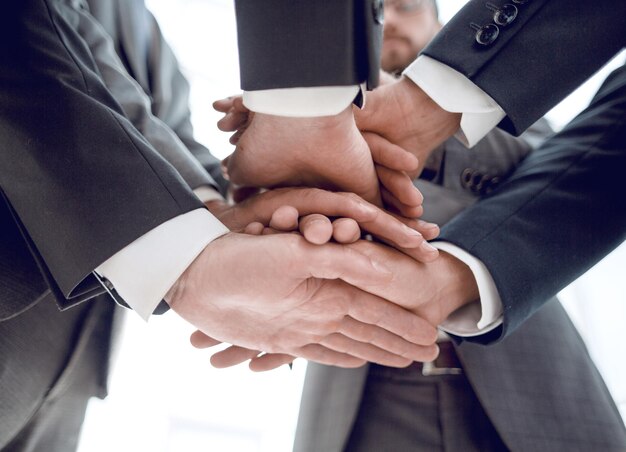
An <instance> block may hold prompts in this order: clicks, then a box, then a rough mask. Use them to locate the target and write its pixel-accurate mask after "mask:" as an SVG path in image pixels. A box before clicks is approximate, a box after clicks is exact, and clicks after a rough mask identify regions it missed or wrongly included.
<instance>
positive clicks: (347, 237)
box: [333, 218, 361, 243]
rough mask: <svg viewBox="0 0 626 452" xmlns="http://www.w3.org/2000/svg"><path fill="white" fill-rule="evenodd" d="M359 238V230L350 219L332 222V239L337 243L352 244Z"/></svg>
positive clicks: (355, 223) (356, 224)
mask: <svg viewBox="0 0 626 452" xmlns="http://www.w3.org/2000/svg"><path fill="white" fill-rule="evenodd" d="M360 237H361V228H360V227H359V224H358V223H357V222H356V221H354V220H353V219H352V218H339V219H337V220H335V221H333V239H335V241H336V242H339V243H354V242H356V241H357V240H359V238H360Z"/></svg>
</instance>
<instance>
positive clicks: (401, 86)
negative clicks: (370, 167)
mask: <svg viewBox="0 0 626 452" xmlns="http://www.w3.org/2000/svg"><path fill="white" fill-rule="evenodd" d="M355 118H356V122H357V125H358V127H359V129H360V130H361V131H363V132H371V133H375V134H378V135H380V136H381V137H383V138H385V139H386V140H387V141H388V142H389V143H391V144H394V145H396V146H399V147H401V148H402V149H405V150H407V151H409V152H411V153H413V154H414V155H415V156H416V157H417V158H418V160H419V162H420V165H419V167H418V168H417V169H416V170H413V171H410V172H409V176H410V177H415V176H417V175H419V174H420V173H421V170H422V165H423V163H424V162H426V160H427V158H428V156H429V155H430V153H431V152H432V151H433V150H434V149H435V148H436V147H437V146H438V145H440V144H441V143H443V142H444V141H445V140H446V139H448V138H450V137H451V136H452V135H453V134H454V133H455V132H456V131H457V130H458V129H459V125H460V122H461V114H460V113H450V112H448V111H445V110H443V109H442V108H441V107H439V105H437V104H436V103H435V102H434V101H433V100H432V99H431V98H430V97H428V96H427V95H426V93H424V91H422V90H421V89H420V88H419V87H418V86H417V85H416V84H415V83H413V82H412V81H411V80H409V79H408V78H406V77H400V78H399V79H398V80H397V81H394V82H391V83H385V84H384V85H382V86H380V87H378V88H377V89H375V90H374V91H372V92H370V93H368V95H367V107H366V108H365V109H363V110H357V109H355ZM381 145H382V144H381Z"/></svg>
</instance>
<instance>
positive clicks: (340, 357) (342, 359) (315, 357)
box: [297, 344, 367, 368]
mask: <svg viewBox="0 0 626 452" xmlns="http://www.w3.org/2000/svg"><path fill="white" fill-rule="evenodd" d="M297 354H298V356H300V357H302V358H304V359H307V360H309V361H314V362H316V363H320V364H325V365H327V366H336V367H345V368H355V367H361V366H363V365H364V364H366V362H367V361H366V360H364V359H360V358H356V357H354V356H352V355H350V354H348V353H342V352H337V351H335V350H332V349H330V348H328V347H325V346H323V345H320V344H308V345H305V346H303V347H300V348H299V349H298V350H297Z"/></svg>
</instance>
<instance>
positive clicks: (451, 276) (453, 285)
mask: <svg viewBox="0 0 626 452" xmlns="http://www.w3.org/2000/svg"><path fill="white" fill-rule="evenodd" d="M350 247H351V248H353V249H355V250H357V251H359V252H361V253H363V254H365V255H367V256H370V257H372V258H376V259H380V260H381V261H382V262H384V263H385V265H386V266H387V267H388V268H390V269H391V270H392V273H393V278H392V279H391V280H390V281H389V282H388V283H386V284H381V285H377V286H376V287H371V288H368V290H371V292H372V293H374V294H378V295H379V296H384V297H385V298H386V299H388V300H390V301H392V302H393V303H396V304H397V305H398V306H402V307H404V308H405V309H408V310H410V311H412V312H414V313H416V314H418V315H419V316H420V317H421V318H423V319H425V320H427V321H428V323H429V324H431V325H439V324H441V322H443V321H444V320H445V319H447V318H448V316H449V315H450V314H451V313H453V312H454V311H456V310H457V309H459V308H460V307H462V306H464V305H465V304H467V303H470V302H472V301H475V300H477V299H478V298H479V295H478V287H477V285H476V280H475V279H474V276H473V274H472V272H471V270H470V269H469V268H468V267H467V266H466V265H465V264H464V263H463V262H461V261H460V260H458V259H456V258H455V257H453V256H451V255H449V254H447V253H441V256H440V257H439V258H438V259H437V260H436V261H434V262H431V263H428V264H422V263H420V262H417V261H415V260H413V259H411V258H410V257H409V256H407V255H405V254H403V253H400V252H399V251H396V250H394V249H392V248H389V247H386V246H383V245H380V244H376V243H371V242H365V241H359V242H357V243H355V244H353V245H350ZM192 343H193V344H194V345H195V346H196V347H199V348H204V347H208V346H210V345H215V343H216V342H215V341H214V340H213V339H211V338H210V337H205V336H204V335H202V334H200V333H199V332H196V333H194V335H193V336H192ZM433 359H434V358H433ZM247 360H250V364H249V366H250V369H252V370H255V371H265V370H271V369H274V368H276V367H278V366H281V365H283V364H287V363H290V362H292V361H293V356H289V355H284V354H277V355H274V354H261V353H260V352H259V351H258V350H247V349H243V348H241V347H230V348H227V349H225V350H223V351H221V352H218V353H216V354H215V355H214V356H213V358H212V359H211V362H212V363H213V364H214V365H215V366H217V367H228V366H233V365H236V364H239V363H241V362H244V361H247Z"/></svg>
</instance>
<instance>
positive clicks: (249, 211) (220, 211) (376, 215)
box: [207, 188, 439, 262]
mask: <svg viewBox="0 0 626 452" xmlns="http://www.w3.org/2000/svg"><path fill="white" fill-rule="evenodd" d="M285 206H289V207H292V210H291V212H292V215H291V218H290V219H288V220H287V224H285V223H281V224H278V225H276V224H271V221H272V217H273V216H274V215H275V213H276V211H277V210H278V209H279V208H281V207H285ZM207 207H208V209H209V210H210V211H211V213H213V214H214V215H215V216H216V217H217V218H218V219H219V220H220V221H221V222H222V223H224V224H225V225H226V226H227V227H228V228H229V229H230V230H232V231H242V230H243V228H245V227H246V226H247V225H248V224H250V223H253V222H258V223H261V224H262V225H264V226H273V227H275V228H276V229H279V230H282V231H285V230H293V229H297V227H298V217H299V216H303V217H306V216H308V215H311V214H320V215H318V216H316V217H312V218H308V219H306V218H305V219H303V220H301V221H300V224H301V225H302V224H306V223H307V222H309V221H312V219H313V218H317V220H318V221H325V220H326V219H325V217H339V220H335V221H334V222H333V223H332V225H331V223H330V221H328V220H326V221H327V222H328V226H327V228H330V229H331V231H332V234H333V235H334V238H335V239H338V238H340V240H338V241H342V242H344V243H345V239H343V237H354V234H355V233H356V232H355V227H354V226H353V225H351V224H350V223H349V222H347V221H346V220H342V218H346V219H352V220H354V221H355V222H356V223H357V224H358V226H359V227H360V228H361V229H363V230H365V231H367V232H369V233H371V234H372V235H374V236H376V237H378V238H380V239H381V240H383V241H385V242H387V243H391V244H393V245H394V246H396V247H400V248H407V249H412V250H414V251H415V253H414V256H415V258H417V259H420V260H422V261H424V262H428V261H431V260H433V259H435V258H436V257H437V255H438V253H437V250H436V249H435V248H433V247H432V246H430V245H428V243H427V242H426V241H425V239H426V240H432V239H434V238H435V237H436V236H437V235H438V234H439V228H438V227H437V225H435V224H432V223H427V222H424V221H421V220H410V219H402V221H400V220H399V219H397V218H394V217H393V216H391V215H389V214H388V213H385V212H384V211H383V210H381V209H379V208H378V207H376V206H374V205H373V204H370V203H368V202H366V201H364V200H363V199H361V198H359V197H358V196H356V195H353V194H351V193H335V192H329V191H324V190H320V189H311V188H282V189H275V190H270V191H267V192H264V193H261V194H258V195H256V196H253V197H251V198H248V199H247V200H246V201H244V202H242V203H240V204H235V205H228V204H226V203H225V202H223V201H211V202H209V203H207ZM293 212H295V214H293ZM274 221H276V220H274ZM312 237H313V234H311V235H310V237H309V238H312ZM325 242H326V240H324V239H323V238H322V239H319V240H317V241H314V243H318V244H320V243H325Z"/></svg>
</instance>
